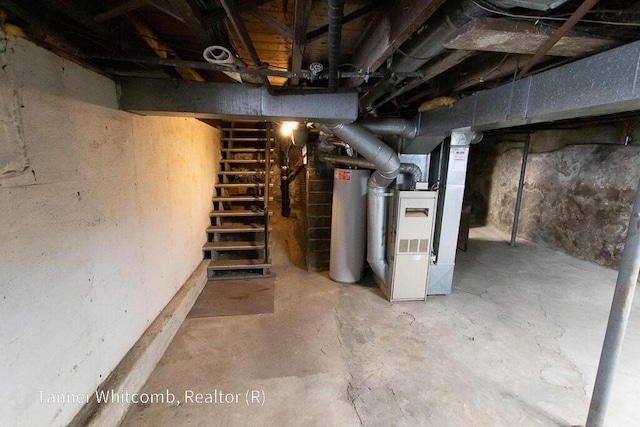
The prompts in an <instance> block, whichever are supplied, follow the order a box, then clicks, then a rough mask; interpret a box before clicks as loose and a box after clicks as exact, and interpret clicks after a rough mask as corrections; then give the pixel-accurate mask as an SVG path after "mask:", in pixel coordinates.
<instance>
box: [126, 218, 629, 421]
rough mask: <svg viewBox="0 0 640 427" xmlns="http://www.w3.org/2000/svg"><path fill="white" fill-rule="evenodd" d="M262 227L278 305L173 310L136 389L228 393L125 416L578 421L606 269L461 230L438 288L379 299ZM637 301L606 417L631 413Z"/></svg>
mask: <svg viewBox="0 0 640 427" xmlns="http://www.w3.org/2000/svg"><path fill="white" fill-rule="evenodd" d="M275 227H276V232H275V234H276V247H275V250H274V263H275V267H274V271H275V272H276V275H277V276H276V278H275V281H276V311H275V314H268V315H255V316H236V317H219V318H204V319H188V320H186V321H185V322H184V324H183V325H182V327H181V329H180V331H179V332H178V334H177V336H176V338H175V339H174V341H173V343H172V344H171V346H170V347H169V349H168V351H167V353H166V354H165V356H164V358H163V360H162V361H161V362H160V364H159V365H158V367H157V368H156V370H155V371H154V373H153V375H152V376H151V378H150V379H149V381H148V382H147V384H146V386H145V388H144V390H143V391H144V392H165V390H167V389H168V390H169V391H171V392H172V393H174V394H175V395H176V396H177V399H178V400H182V399H183V397H184V391H185V390H192V391H194V392H200V393H216V392H215V390H217V391H218V392H220V391H222V392H224V393H234V394H235V393H240V395H241V396H240V398H239V402H238V403H218V404H215V403H213V404H205V403H201V404H198V403H184V402H183V403H182V404H180V405H176V404H173V405H168V404H164V405H162V404H150V405H139V406H137V407H133V408H132V410H131V411H130V413H129V415H128V417H127V419H126V420H125V422H124V425H125V426H161V425H180V426H212V425H219V426H228V425H233V426H235V425H259V426H271V425H304V426H310V425H318V426H351V425H353V426H357V425H366V426H388V425H398V426H416V425H428V426H469V425H474V426H478V425H483V426H484V425H486V426H516V425H517V426H530V425H535V426H539V425H542V426H552V425H561V426H571V425H584V422H585V419H586V413H587V410H588V405H589V396H590V394H591V389H592V387H593V381H594V378H595V372H596V366H597V362H598V358H599V354H600V347H601V344H602V338H603V336H604V330H605V326H606V321H607V316H608V310H609V306H610V302H611V296H612V293H613V286H614V283H615V279H616V273H615V272H614V271H612V270H608V269H605V268H602V267H599V266H596V265H594V264H591V263H588V262H584V261H580V260H577V259H575V258H571V257H569V256H566V255H564V254H561V253H559V252H554V251H551V250H548V249H545V248H542V247H539V246H536V245H533V244H530V243H527V242H522V243H520V244H519V246H518V247H517V248H515V249H512V248H510V247H509V246H508V245H507V244H506V243H505V242H506V241H507V239H508V236H506V235H503V234H501V233H499V232H497V231H496V230H495V229H493V228H489V227H487V228H481V229H473V230H472V231H471V239H472V240H471V241H470V244H469V248H468V251H467V252H466V253H464V252H460V253H459V254H458V265H457V266H456V275H455V284H454V290H453V293H452V294H451V295H449V296H440V297H430V298H429V299H428V301H427V302H426V303H422V302H407V303H395V304H390V303H388V302H387V301H385V300H384V299H383V298H382V295H381V293H380V291H379V290H378V289H377V288H375V287H373V286H371V284H370V283H369V286H363V285H341V284H338V283H334V282H332V281H330V280H329V279H328V277H327V275H326V274H308V273H306V272H305V271H303V270H301V269H300V268H298V267H296V266H295V265H296V264H298V265H299V261H300V260H299V258H298V257H297V255H296V254H298V253H299V251H297V250H296V248H295V242H294V241H293V239H290V238H287V237H286V236H287V234H286V229H287V228H286V224H283V223H282V222H280V221H278V224H276V226H275ZM289 255H291V256H292V257H293V259H290V256H289ZM292 261H294V262H292ZM636 302H637V301H636ZM638 305H639V304H635V306H634V310H633V312H632V316H631V317H632V318H631V322H630V325H629V329H628V332H627V338H626V343H625V347H624V350H623V355H622V358H621V362H620V365H619V369H618V374H617V377H616V383H615V389H614V394H613V397H612V402H611V406H610V409H609V413H608V425H610V426H631V425H638V422H639V421H638V420H640V405H638V402H639V401H638V398H639V397H640V307H639V306H638ZM247 390H259V391H260V393H262V392H263V393H264V398H265V399H264V403H263V404H256V405H251V406H248V405H247V404H246V402H245V393H246V391H247Z"/></svg>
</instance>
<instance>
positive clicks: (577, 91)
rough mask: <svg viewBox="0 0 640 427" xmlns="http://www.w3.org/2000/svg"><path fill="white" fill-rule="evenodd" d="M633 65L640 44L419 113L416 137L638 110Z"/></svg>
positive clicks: (638, 78)
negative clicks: (449, 106) (451, 104)
mask: <svg viewBox="0 0 640 427" xmlns="http://www.w3.org/2000/svg"><path fill="white" fill-rule="evenodd" d="M639 61H640V42H634V43H630V44H628V45H625V46H621V47H619V48H616V49H612V50H609V51H606V52H603V53H600V54H598V55H593V56H590V57H588V58H585V59H581V60H579V61H576V62H572V63H571V64H567V65H564V66H562V67H558V68H554V69H552V70H549V71H545V72H543V73H540V74H536V75H533V76H530V77H527V78H525V79H523V80H518V81H515V82H512V83H509V84H506V85H503V86H499V87H497V88H495V89H489V90H485V91H482V92H478V93H476V94H474V95H472V96H469V97H467V98H463V99H461V100H459V101H458V102H456V103H455V104H454V105H453V106H452V107H451V108H440V109H437V110H433V111H427V112H424V113H422V114H421V115H420V130H419V135H421V136H446V135H448V134H450V133H451V131H452V130H454V129H463V128H466V129H467V130H471V131H483V130H490V129H500V128H508V127H514V126H522V125H526V124H530V123H543V122H548V121H555V120H563V119H573V118H579V117H589V116H597V115H604V114H614V113H621V112H625V111H633V110H638V109H640V84H639V83H640V74H639V73H638V71H639V70H640V62H639ZM418 140H419V138H418ZM410 147H411V145H409V146H408V147H407V148H409V150H407V151H409V152H410Z"/></svg>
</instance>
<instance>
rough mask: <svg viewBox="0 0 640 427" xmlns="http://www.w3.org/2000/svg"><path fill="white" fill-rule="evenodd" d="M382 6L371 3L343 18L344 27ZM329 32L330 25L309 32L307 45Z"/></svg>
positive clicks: (376, 2) (375, 2) (377, 3)
mask: <svg viewBox="0 0 640 427" xmlns="http://www.w3.org/2000/svg"><path fill="white" fill-rule="evenodd" d="M379 6H380V3H379V2H378V1H374V2H371V3H369V4H368V5H366V6H363V7H361V8H360V9H358V10H355V11H353V12H351V13H350V14H348V15H345V16H344V17H343V18H342V25H344V24H346V23H348V22H351V21H354V20H356V19H358V18H360V17H361V16H364V15H366V14H368V13H370V12H373V11H374V10H376V9H377V8H378V7H379ZM328 32H329V25H328V24H327V25H323V26H322V27H320V28H317V29H315V30H313V31H309V32H308V33H307V43H311V42H312V41H314V40H317V39H319V38H320V37H322V36H324V35H325V34H327V33H328Z"/></svg>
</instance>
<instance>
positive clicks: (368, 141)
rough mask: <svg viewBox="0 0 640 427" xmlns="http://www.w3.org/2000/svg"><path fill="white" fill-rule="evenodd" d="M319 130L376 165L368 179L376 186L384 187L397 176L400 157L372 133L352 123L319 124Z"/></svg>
mask: <svg viewBox="0 0 640 427" xmlns="http://www.w3.org/2000/svg"><path fill="white" fill-rule="evenodd" d="M319 128H320V130H323V131H325V132H327V133H332V134H334V135H335V136H337V137H338V138H340V139H341V140H342V141H344V142H346V143H347V144H349V145H350V146H351V147H352V148H353V149H354V150H356V151H357V152H358V153H360V154H361V155H362V156H363V157H364V158H365V159H367V160H370V161H371V162H373V164H374V165H375V166H376V171H375V172H374V173H373V174H372V175H371V178H370V181H372V182H373V183H374V185H376V186H377V187H381V188H386V187H388V186H389V184H391V182H392V181H393V180H394V179H395V178H396V176H398V172H399V170H400V159H399V158H398V156H397V155H396V153H395V152H394V151H393V150H392V149H391V147H389V146H388V145H386V144H385V143H384V142H382V141H380V140H379V139H378V138H376V137H375V135H374V134H372V133H371V132H369V131H368V130H366V129H365V128H363V127H362V126H359V125H357V124H354V123H348V124H346V123H341V124H324V125H323V124H320V125H319Z"/></svg>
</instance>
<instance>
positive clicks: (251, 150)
mask: <svg viewBox="0 0 640 427" xmlns="http://www.w3.org/2000/svg"><path fill="white" fill-rule="evenodd" d="M220 151H224V152H225V153H264V152H265V151H267V150H266V149H265V148H251V147H246V148H222V149H221V150H220ZM269 151H273V148H270V149H269Z"/></svg>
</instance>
